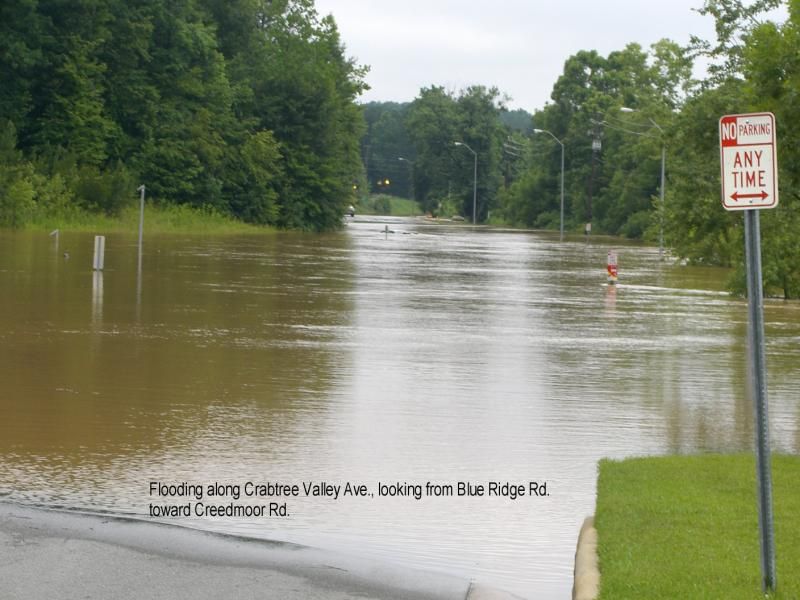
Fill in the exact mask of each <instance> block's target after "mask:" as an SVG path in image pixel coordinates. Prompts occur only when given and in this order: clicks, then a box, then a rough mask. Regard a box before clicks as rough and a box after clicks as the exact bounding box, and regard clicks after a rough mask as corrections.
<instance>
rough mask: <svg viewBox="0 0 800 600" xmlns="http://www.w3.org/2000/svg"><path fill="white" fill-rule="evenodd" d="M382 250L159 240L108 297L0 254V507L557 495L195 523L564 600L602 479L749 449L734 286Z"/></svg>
mask: <svg viewBox="0 0 800 600" xmlns="http://www.w3.org/2000/svg"><path fill="white" fill-rule="evenodd" d="M391 229H392V230H393V231H394V232H395V233H391V234H387V233H386V232H385V228H384V225H383V223H378V222H375V221H369V220H366V221H361V222H351V223H350V224H349V225H348V227H347V228H346V230H345V231H343V232H341V233H336V234H330V235H321V236H308V235H301V234H273V235H265V236H263V237H255V236H250V237H235V238H199V237H176V238H167V237H151V238H148V239H147V240H146V246H145V247H146V252H145V254H144V257H143V265H142V270H141V272H139V270H138V264H137V261H138V256H137V247H136V240H135V239H134V237H133V236H130V237H125V236H108V240H107V248H106V269H105V271H104V272H103V273H98V274H93V272H92V269H91V252H92V243H91V241H92V237H91V236H88V235H77V234H72V235H70V234H62V235H61V239H60V241H59V244H58V246H56V245H55V244H54V243H53V241H52V239H48V238H47V236H46V234H42V235H40V234H29V233H17V234H11V233H3V234H0V377H1V378H2V381H3V388H2V390H3V391H2V396H1V397H0V458H1V459H0V494H5V495H7V496H9V497H10V498H11V499H13V500H17V501H22V502H37V503H45V504H48V505H65V506H69V507H81V508H90V509H98V510H110V511H116V512H125V513H135V514H144V513H145V512H146V511H147V507H148V504H149V502H150V501H151V500H152V499H151V498H150V497H149V496H148V486H149V482H150V481H152V480H160V481H168V482H180V481H188V482H200V483H208V482H214V481H220V482H230V483H241V482H244V481H248V480H254V481H282V482H290V483H301V482H303V481H309V480H313V481H328V482H335V483H344V482H347V481H356V482H364V483H367V484H368V485H370V486H377V483H378V482H379V481H380V482H384V483H398V482H400V483H404V482H409V483H420V484H423V485H424V484H425V483H426V482H427V481H432V482H439V483H455V482H457V481H473V482H489V481H511V482H527V481H530V480H546V481H547V482H548V491H549V493H550V496H548V497H545V498H537V499H530V498H524V499H517V500H510V499H498V498H491V499H489V498H423V499H422V500H419V501H417V500H414V499H410V500H409V499H407V498H381V499H377V498H373V499H364V498H349V499H341V498H340V499H339V500H338V501H335V502H333V501H330V500H325V499H318V498H301V499H298V500H296V501H294V502H293V504H292V507H291V508H292V516H291V518H289V519H285V520H277V519H272V520H263V519H262V520H258V519H252V520H247V519H217V520H212V519H206V520H202V521H201V520H191V519H190V520H188V524H190V525H191V526H194V527H201V528H212V529H219V530H223V531H229V532H234V533H243V534H246V535H252V536H257V537H267V538H277V539H287V540H292V541H297V542H302V543H309V544H312V545H317V546H325V547H331V548H340V549H345V550H347V551H349V552H354V553H368V554H370V555H373V556H374V555H380V556H382V557H384V558H385V559H386V560H391V561H396V562H401V563H405V564H411V565H416V566H422V567H425V568H432V569H437V570H443V571H447V572H452V573H456V574H461V575H466V576H468V577H474V578H477V579H480V580H483V581H486V582H488V583H492V584H495V585H497V586H499V587H503V588H506V589H509V590H511V591H514V592H516V593H518V594H521V595H529V596H531V597H566V596H567V595H568V593H569V589H570V587H571V572H572V557H573V553H574V545H575V541H576V536H577V531H578V528H579V526H580V523H581V521H582V519H583V517H584V516H586V515H587V514H590V513H591V512H592V511H593V506H594V492H595V488H594V486H595V477H596V462H597V460H598V459H599V458H601V457H605V456H611V457H623V456H628V455H640V454H652V453H666V452H697V451H738V450H748V449H750V448H751V447H752V439H753V429H752V408H751V406H750V403H749V402H748V400H747V397H746V390H745V377H746V375H745V365H744V361H745V352H744V347H743V343H744V337H745V330H746V307H745V304H744V303H743V302H741V301H739V300H735V299H730V298H729V297H727V296H726V295H725V294H724V293H723V291H722V287H723V280H724V276H725V275H724V273H722V272H720V271H716V270H713V269H703V270H699V269H689V268H680V267H671V266H667V265H665V264H664V263H661V262H659V260H658V253H657V251H653V250H652V249H649V248H642V247H638V246H617V247H616V249H617V251H618V255H619V268H620V285H618V286H608V285H606V284H605V259H606V253H607V251H608V249H609V243H611V242H610V241H609V240H602V239H592V240H589V241H588V242H587V241H585V240H583V239H581V240H579V241H566V242H563V243H559V242H558V241H557V239H556V238H554V237H552V236H549V235H544V234H534V233H525V232H513V231H487V230H473V229H472V228H469V227H444V226H443V227H439V226H432V225H426V224H423V223H419V222H416V221H412V220H396V221H395V222H393V223H392V225H391ZM615 243H618V242H615ZM65 252H66V253H68V255H69V258H65V256H64V253H65ZM766 321H767V339H768V349H767V351H768V365H769V375H770V411H771V413H770V414H771V420H772V429H773V432H772V436H773V437H772V441H773V445H774V447H775V448H776V449H779V450H783V451H788V452H798V451H800V433H798V417H799V416H800V405H799V403H798V400H797V398H798V394H797V392H798V383H797V380H796V378H795V377H793V374H794V365H795V364H797V360H798V355H799V354H800V343H798V342H800V306H798V305H796V304H785V303H768V304H767V309H766Z"/></svg>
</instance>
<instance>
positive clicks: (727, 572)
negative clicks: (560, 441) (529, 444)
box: [595, 455, 800, 600]
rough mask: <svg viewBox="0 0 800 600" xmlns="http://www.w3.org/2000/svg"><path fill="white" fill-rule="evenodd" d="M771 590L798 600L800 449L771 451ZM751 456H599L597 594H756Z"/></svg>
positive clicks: (615, 597)
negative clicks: (787, 452)
mask: <svg viewBox="0 0 800 600" xmlns="http://www.w3.org/2000/svg"><path fill="white" fill-rule="evenodd" d="M772 476H773V506H774V515H775V539H776V560H777V593H776V594H774V595H772V596H770V598H775V599H781V600H788V599H795V600H797V599H798V598H800V568H798V567H800V543H799V542H798V540H800V457H798V456H773V461H772ZM755 479H756V477H755V459H754V457H753V456H752V455H732V456H720V455H705V456H670V457H658V458H636V459H628V460H625V461H621V462H618V461H609V460H604V461H601V463H600V475H599V479H598V485H597V512H596V515H595V526H596V527H597V531H598V555H599V561H600V574H601V582H600V586H601V587H600V589H601V591H600V599H601V600H623V599H636V600H640V599H642V598H647V599H648V600H658V599H664V600H667V599H669V600H674V599H677V598H681V599H683V598H686V599H694V598H708V599H714V600H716V599H724V600H737V599H739V598H742V599H748V600H751V599H755V598H763V597H764V595H763V594H762V593H761V566H760V565H761V562H760V560H761V559H760V556H761V553H760V548H759V535H758V512H757V506H756V481H755Z"/></svg>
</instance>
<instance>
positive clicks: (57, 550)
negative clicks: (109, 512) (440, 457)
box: [0, 503, 514, 600]
mask: <svg viewBox="0 0 800 600" xmlns="http://www.w3.org/2000/svg"><path fill="white" fill-rule="evenodd" d="M0 549H1V550H0V556H1V557H2V560H0V581H2V582H3V584H2V597H3V598H6V599H8V600H12V599H13V600H29V599H30V600H33V599H37V600H38V599H40V598H59V599H61V600H72V599H75V600H79V599H80V600H86V599H95V598H96V599H103V600H106V599H119V600H129V599H130V600H133V599H136V600H141V599H144V598H148V599H162V598H163V599H164V600H184V599H185V600H190V599H191V600H199V599H205V598H214V599H217V598H231V599H236V600H238V599H243V600H248V599H253V600H255V599H259V600H261V599H268V600H271V599H276V600H277V599H281V600H293V599H297V600H301V599H302V600H314V599H326V600H346V599H351V598H352V599H356V598H357V599H365V598H375V599H381V600H394V599H404V600H423V599H424V600H433V599H436V600H464V599H468V600H507V599H511V598H514V596H512V595H510V594H506V593H504V592H501V591H498V590H493V589H490V588H486V587H481V586H480V585H477V584H475V583H473V582H470V581H468V580H465V579H461V578H458V577H452V576H449V575H444V574H440V573H432V572H425V571H420V570H413V569H408V568H402V567H396V566H392V565H386V564H381V563H378V562H372V561H368V560H364V559H363V558H356V557H349V556H344V555H340V554H336V553H332V552H328V551H323V550H318V549H314V548H309V547H305V546H298V545H294V544H286V543H281V542H270V541H263V540H251V539H246V538H238V537H233V536H225V535H219V534H214V533H208V532H202V531H196V530H192V529H187V528H184V527H176V526H171V525H161V524H157V523H150V522H144V521H139V520H133V519H120V518H114V517H103V516H96V515H83V514H77V513H73V512H64V511H52V510H42V509H35V508H29V507H22V506H17V505H14V504H4V503H0Z"/></svg>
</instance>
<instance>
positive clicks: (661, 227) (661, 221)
mask: <svg viewBox="0 0 800 600" xmlns="http://www.w3.org/2000/svg"><path fill="white" fill-rule="evenodd" d="M619 110H620V111H621V112H624V113H633V112H638V111H637V110H636V109H635V108H628V107H627V106H623V107H621V108H620V109H619ZM647 120H648V121H650V123H652V125H653V127H655V128H656V129H658V132H659V133H660V134H661V190H660V192H659V195H660V196H661V210H659V215H658V221H659V223H658V224H659V232H658V257H659V258H660V259H661V260H664V173H665V170H666V169H665V168H666V162H667V145H666V142H665V141H664V130H663V129H661V127H660V126H659V125H658V123H656V122H655V121H654V120H653V119H651V118H650V117H647ZM631 133H635V132H631ZM636 135H644V134H643V133H636Z"/></svg>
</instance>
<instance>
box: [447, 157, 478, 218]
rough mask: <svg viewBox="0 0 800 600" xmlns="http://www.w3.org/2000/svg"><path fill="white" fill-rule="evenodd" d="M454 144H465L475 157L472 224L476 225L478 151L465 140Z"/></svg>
mask: <svg viewBox="0 0 800 600" xmlns="http://www.w3.org/2000/svg"><path fill="white" fill-rule="evenodd" d="M453 144H454V145H456V146H464V148H466V149H467V150H469V151H470V152H472V156H474V157H475V169H474V171H473V176H472V224H473V225H475V224H476V223H477V220H476V219H477V207H478V153H477V152H475V150H473V149H472V148H470V147H469V146H467V144H465V143H464V142H453Z"/></svg>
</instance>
